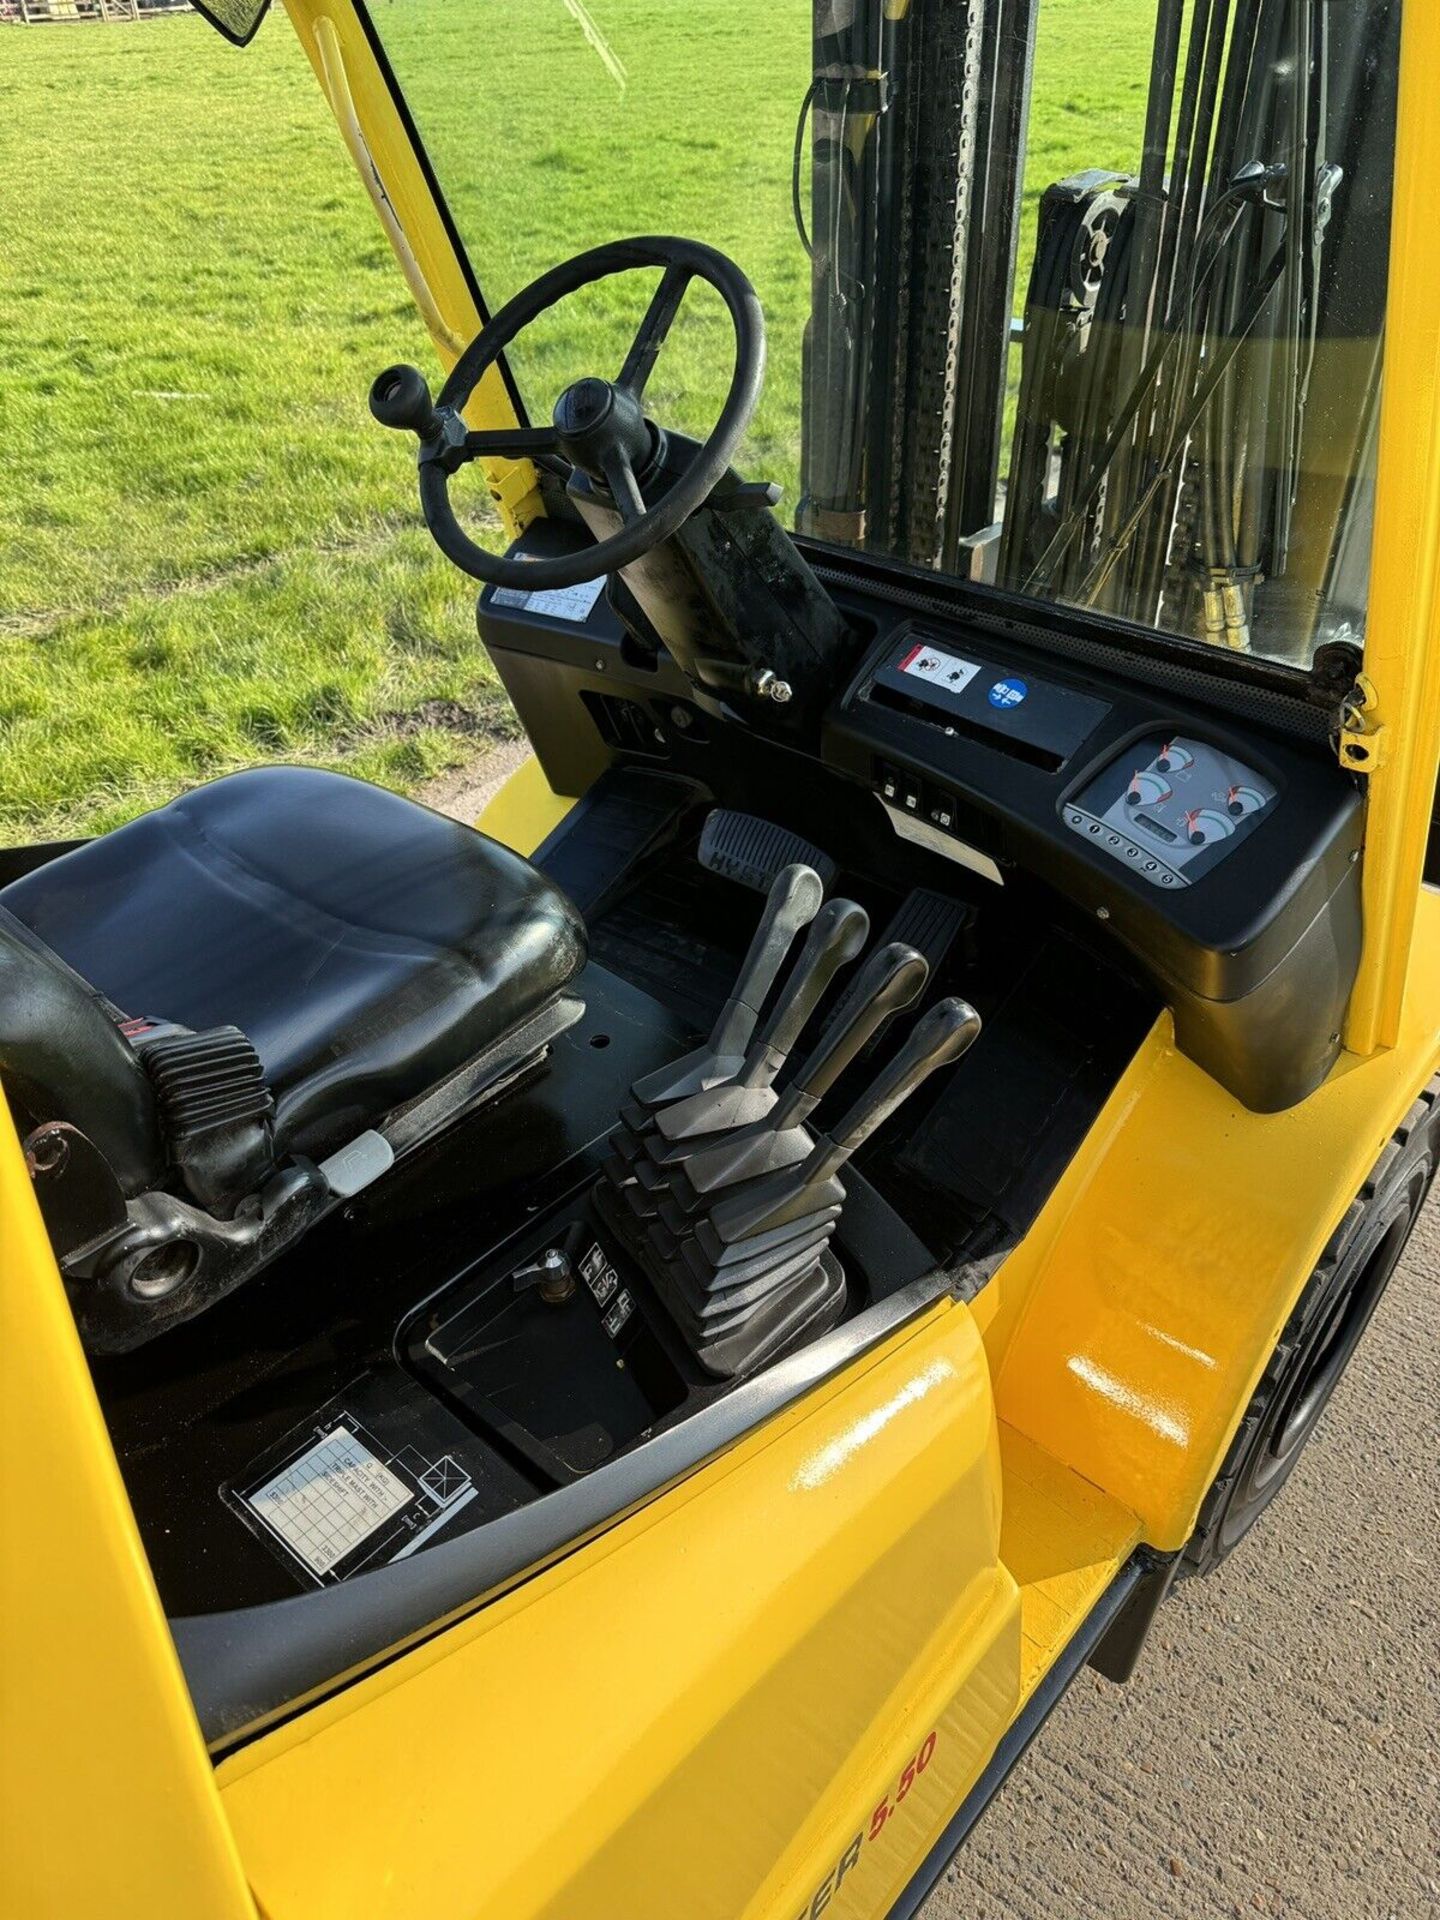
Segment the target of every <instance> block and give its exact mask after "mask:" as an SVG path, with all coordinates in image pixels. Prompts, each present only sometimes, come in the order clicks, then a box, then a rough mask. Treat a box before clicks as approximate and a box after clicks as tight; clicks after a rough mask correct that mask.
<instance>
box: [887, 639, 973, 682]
mask: <svg viewBox="0 0 1440 1920" xmlns="http://www.w3.org/2000/svg"><path fill="white" fill-rule="evenodd" d="M900 671H901V672H902V673H909V674H913V675H914V677H915V678H916V679H917V680H928V681H929V682H930V683H931V685H932V686H936V687H945V688H947V689H948V690H949V692H951V693H963V692H964V691H965V689H966V687H968V686H969V684H970V682H971V681H972V680H973V679H974V678H975V676H976V674H977V673H979V671H980V669H979V667H978V666H977V665H976V663H975V662H974V661H973V660H962V659H961V658H960V657H959V655H958V654H954V653H946V652H945V650H944V648H943V647H930V646H919V647H912V648H911V649H910V651H909V653H907V654H906V656H905V658H904V659H903V660H902V661H901V662H900Z"/></svg>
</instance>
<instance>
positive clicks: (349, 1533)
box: [249, 1427, 413, 1575]
mask: <svg viewBox="0 0 1440 1920" xmlns="http://www.w3.org/2000/svg"><path fill="white" fill-rule="evenodd" d="M412 1498H413V1495H412V1494H411V1491H410V1489H409V1487H407V1486H406V1484H405V1482H404V1481H403V1480H401V1479H400V1478H399V1476H398V1475H397V1474H393V1473H392V1472H391V1471H390V1469H389V1468H388V1467H387V1466H386V1465H385V1464H384V1463H383V1461H380V1460H377V1459H376V1457H375V1455H374V1454H373V1453H371V1452H370V1450H369V1448H368V1447H364V1446H362V1445H361V1444H360V1442H359V1441H358V1440H357V1439H356V1438H355V1436H354V1434H353V1433H351V1431H350V1429H349V1428H348V1427H335V1428H333V1429H332V1430H331V1431H330V1432H329V1433H327V1434H324V1435H323V1436H322V1437H321V1438H320V1439H319V1440H317V1441H316V1442H315V1444H314V1446H313V1447H311V1448H309V1449H308V1450H307V1451H306V1452H305V1453H302V1454H301V1455H300V1458H299V1459H298V1460H292V1461H291V1463H290V1465H289V1466H288V1467H285V1468H284V1469H283V1470H282V1471H281V1472H279V1473H277V1474H276V1475H275V1477H274V1479H273V1480H267V1481H266V1483H265V1485H264V1486H263V1487H260V1488H258V1489H257V1490H256V1491H255V1492H254V1493H252V1494H251V1495H250V1496H249V1502H250V1505H251V1507H252V1508H253V1509H254V1511H255V1513H256V1514H257V1515H258V1517H259V1518H260V1519H261V1520H263V1521H264V1523H265V1525H266V1526H267V1527H271V1528H273V1529H274V1531H275V1532H276V1533H278V1534H279V1536H280V1538H281V1539H282V1540H283V1541H284V1542H285V1544H286V1546H287V1547H289V1549H290V1550H291V1552H292V1553H294V1554H296V1555H298V1556H299V1558H300V1559H301V1560H303V1561H304V1562H305V1564H306V1566H307V1567H309V1569H310V1571H311V1572H312V1573H313V1574H317V1575H323V1574H327V1573H329V1572H330V1570H331V1568H332V1567H334V1566H336V1565H337V1564H338V1563H339V1562H340V1561H341V1560H343V1559H344V1558H345V1557H346V1555H347V1554H350V1553H353V1552H354V1551H355V1549H356V1547H358V1546H360V1545H361V1544H362V1542H364V1541H366V1540H368V1539H369V1538H370V1535H371V1534H372V1533H374V1532H375V1531H376V1530H377V1529H378V1528H380V1527H383V1526H384V1524H385V1522H386V1521H387V1520H388V1519H390V1517H391V1516H392V1514H396V1513H398V1512H399V1511H400V1509H401V1508H402V1507H408V1506H409V1504H410V1501H411V1499H412Z"/></svg>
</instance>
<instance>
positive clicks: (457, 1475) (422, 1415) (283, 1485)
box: [220, 1381, 479, 1587]
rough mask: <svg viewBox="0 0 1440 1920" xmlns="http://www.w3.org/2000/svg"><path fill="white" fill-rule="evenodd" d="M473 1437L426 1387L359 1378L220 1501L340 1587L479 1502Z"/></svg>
mask: <svg viewBox="0 0 1440 1920" xmlns="http://www.w3.org/2000/svg"><path fill="white" fill-rule="evenodd" d="M452 1432H453V1433H454V1434H455V1439H454V1440H451V1441H450V1442H449V1445H447V1438H448V1436H449V1435H450V1434H451V1433H452ZM463 1434H464V1430H463V1429H462V1428H460V1427H459V1426H458V1423H456V1422H455V1421H454V1420H452V1418H451V1417H450V1416H449V1415H448V1414H446V1413H444V1412H443V1410H441V1409H439V1408H437V1407H436V1406H435V1405H434V1403H433V1402H431V1401H430V1399H429V1396H428V1395H426V1394H425V1393H424V1392H423V1390H422V1389H420V1388H415V1389H410V1388H409V1387H406V1388H405V1389H403V1390H402V1391H400V1392H398V1393H397V1391H396V1389H395V1387H394V1385H393V1383H384V1385H383V1386H382V1387H377V1386H376V1385H375V1384H374V1383H372V1382H369V1381H357V1382H355V1383H353V1384H352V1385H351V1386H350V1387H349V1388H348V1389H347V1390H346V1392H345V1394H344V1395H343V1396H337V1397H336V1398H335V1399H334V1400H331V1401H329V1402H327V1404H326V1405H325V1406H323V1407H322V1408H320V1410H319V1411H318V1412H317V1413H316V1414H314V1415H313V1416H312V1417H311V1418H310V1419H309V1420H307V1421H306V1422H305V1424H304V1426H303V1427H301V1428H299V1429H293V1430H292V1431H291V1433H290V1434H289V1436H288V1437H287V1438H286V1439H284V1440H282V1441H280V1442H279V1443H278V1444H277V1445H275V1446H272V1447H269V1448H267V1449H266V1450H265V1452H264V1453H263V1454H262V1455H261V1456H260V1457H259V1458H258V1459H257V1460H256V1461H254V1463H253V1464H252V1466H251V1468H250V1470H249V1472H248V1474H246V1476H245V1477H244V1478H243V1480H241V1481H240V1482H239V1483H238V1484H235V1483H230V1484H227V1485H224V1486H222V1487H221V1488H220V1497H221V1499H222V1500H223V1501H224V1502H225V1504H226V1506H228V1507H229V1508H230V1509H231V1511H232V1512H234V1513H236V1514H238V1515H239V1517H240V1518H241V1520H243V1522H244V1523H245V1525H246V1526H247V1527H248V1528H249V1529H250V1531H251V1532H252V1533H254V1534H256V1535H257V1536H258V1537H259V1538H260V1539H262V1540H263V1541H264V1542H265V1544H266V1545H267V1546H268V1547H269V1548H270V1549H271V1551H272V1552H273V1553H274V1554H275V1555H276V1557H277V1558H279V1559H281V1560H283V1561H284V1562H285V1564H286V1566H287V1567H289V1568H290V1570H291V1572H292V1573H297V1574H300V1575H301V1576H302V1577H303V1578H305V1579H307V1580H311V1581H314V1583H315V1584H316V1585H317V1586H322V1587H323V1586H328V1585H332V1584H333V1583H335V1582H337V1581H340V1580H348V1579H349V1578H350V1576H351V1575H352V1574H355V1573H359V1572H360V1571H361V1569H362V1568H365V1567H374V1566H379V1565H381V1564H382V1563H383V1562H385V1561H389V1560H404V1559H408V1557H409V1556H410V1555H411V1554H412V1553H414V1552H416V1551H417V1550H418V1549H419V1548H421V1547H423V1546H424V1545H425V1543H426V1542H427V1541H428V1540H430V1539H432V1538H433V1537H434V1536H435V1535H436V1534H438V1533H440V1532H441V1531H442V1530H443V1529H444V1528H447V1527H449V1526H450V1525H451V1524H452V1523H453V1522H454V1521H455V1519H456V1518H457V1516H458V1515H460V1514H461V1513H463V1512H464V1511H465V1509H466V1508H467V1507H469V1506H470V1504H471V1502H472V1501H474V1500H476V1499H477V1498H478V1496H479V1488H478V1487H477V1486H476V1484H475V1479H474V1475H473V1474H472V1473H471V1471H470V1469H469V1467H468V1466H467V1465H466V1463H465V1459H464V1457H463V1453H464V1438H463V1437H462V1436H463ZM452 1449H453V1450H452Z"/></svg>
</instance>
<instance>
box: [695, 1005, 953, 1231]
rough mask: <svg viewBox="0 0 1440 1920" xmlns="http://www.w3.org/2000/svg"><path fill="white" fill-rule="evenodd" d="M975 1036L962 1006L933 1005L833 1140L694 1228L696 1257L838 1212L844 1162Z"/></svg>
mask: <svg viewBox="0 0 1440 1920" xmlns="http://www.w3.org/2000/svg"><path fill="white" fill-rule="evenodd" d="M979 1033H980V1016H979V1014H978V1013H976V1011H975V1009H974V1008H973V1007H972V1006H971V1005H970V1004H969V1003H968V1001H965V1000H960V999H949V1000H941V1001H939V1002H938V1003H937V1004H936V1005H935V1006H933V1007H932V1008H931V1009H930V1011H929V1012H928V1013H927V1014H925V1015H924V1017H923V1018H922V1019H920V1020H918V1021H917V1022H916V1024H915V1027H914V1029H913V1030H912V1032H911V1034H910V1038H909V1039H908V1040H907V1041H906V1042H905V1044H904V1046H903V1047H902V1048H901V1049H900V1051H899V1053H897V1054H896V1055H895V1057H894V1059H893V1060H892V1061H891V1062H890V1063H889V1065H888V1066H886V1067H882V1068H881V1070H880V1072H879V1073H878V1074H877V1075H876V1077H875V1080H874V1082H873V1084H872V1085H871V1086H870V1087H868V1088H867V1089H866V1091H865V1092H864V1093H863V1094H861V1096H860V1098H859V1099H858V1100H857V1101H856V1102H855V1104H854V1106H852V1107H851V1109H850V1111H849V1112H848V1113H847V1114H846V1115H845V1117H844V1119H843V1120H842V1121H841V1122H840V1124H839V1125H838V1126H837V1127H836V1128H835V1129H834V1131H833V1133H831V1134H828V1135H827V1134H824V1133H817V1134H816V1135H815V1144H814V1146H813V1147H812V1148H811V1151H810V1153H809V1155H808V1156H807V1158H806V1159H805V1160H803V1161H802V1162H801V1163H800V1165H799V1166H798V1167H792V1168H791V1169H789V1170H788V1171H787V1172H784V1173H777V1174H772V1175H770V1176H768V1177H767V1178H766V1179H764V1180H761V1181H757V1182H756V1183H755V1184H754V1186H753V1187H752V1188H748V1189H747V1190H746V1191H745V1192H743V1193H737V1194H732V1195H731V1196H730V1198H729V1199H727V1200H721V1201H720V1202H719V1203H718V1205H717V1206H715V1207H714V1208H713V1209H712V1211H711V1212H710V1214H709V1215H708V1216H707V1217H706V1218H704V1219H702V1220H701V1221H700V1223H699V1225H698V1227H697V1230H696V1237H697V1239H698V1241H699V1243H700V1248H701V1251H702V1252H703V1253H704V1254H705V1255H706V1257H707V1258H708V1259H711V1260H715V1261H719V1260H723V1258H724V1250H725V1249H726V1248H727V1247H729V1246H732V1245H734V1244H735V1242H737V1241H740V1240H746V1239H749V1238H751V1237H752V1236H754V1235H760V1234H769V1233H773V1232H775V1230H776V1229H778V1228H780V1227H784V1226H791V1227H793V1228H795V1229H797V1230H798V1228H799V1226H800V1224H801V1223H802V1222H803V1221H804V1220H805V1219H806V1218H807V1216H809V1215H811V1214H817V1213H821V1214H823V1213H825V1212H827V1211H828V1210H829V1209H830V1208H832V1207H837V1206H839V1205H841V1204H842V1202H843V1201H844V1198H845V1189H844V1187H843V1186H841V1184H840V1182H839V1180H838V1179H837V1178H836V1175H837V1174H838V1173H839V1171H840V1169H841V1167H843V1166H844V1164H845V1162H846V1161H847V1160H848V1159H849V1158H850V1156H851V1154H852V1153H854V1152H855V1151H856V1149H857V1148H858V1147H860V1146H863V1145H864V1143H865V1141H867V1140H868V1139H869V1138H870V1136H871V1134H872V1133H874V1132H875V1130H876V1129H877V1127H880V1126H882V1125H883V1124H884V1122H885V1121H886V1120H888V1119H889V1118H890V1116H891V1114H892V1113H894V1111H895V1110H896V1108H897V1107H899V1106H900V1105H902V1103H903V1102H904V1101H906V1100H908V1099H909V1097H910V1095H911V1094H912V1093H914V1092H915V1090H916V1088H917V1087H919V1086H921V1085H922V1084H923V1082H924V1081H926V1080H927V1079H928V1078H929V1077H930V1075H931V1074H932V1073H934V1072H935V1070H936V1069H937V1068H938V1067H943V1066H947V1065H949V1063H950V1062H951V1061H954V1060H958V1059H959V1058H960V1056H961V1054H963V1053H964V1052H965V1051H966V1050H967V1049H968V1048H969V1047H970V1046H971V1044H972V1043H973V1042H974V1041H975V1039H976V1038H977V1037H978V1036H979Z"/></svg>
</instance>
